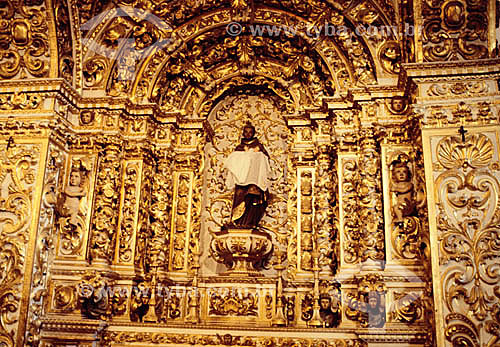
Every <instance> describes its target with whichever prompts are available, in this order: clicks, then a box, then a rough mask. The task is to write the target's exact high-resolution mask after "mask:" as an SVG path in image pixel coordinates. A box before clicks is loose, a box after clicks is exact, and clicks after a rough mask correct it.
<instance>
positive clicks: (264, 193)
mask: <svg viewBox="0 0 500 347" xmlns="http://www.w3.org/2000/svg"><path fill="white" fill-rule="evenodd" d="M225 167H226V168H227V169H228V170H229V173H230V174H229V177H228V185H229V186H230V187H234V197H233V206H232V210H231V223H230V225H229V226H225V227H236V228H256V227H257V225H258V224H259V222H260V220H261V219H262V217H263V216H264V212H265V210H266V207H267V204H268V200H269V190H268V188H269V180H268V177H269V174H270V172H271V169H270V165H269V154H268V153H267V151H266V149H265V148H264V146H263V145H262V144H261V143H260V142H259V140H258V139H257V138H256V137H255V128H254V126H253V125H252V124H251V123H250V122H248V123H246V124H245V126H244V128H243V137H242V139H241V143H240V144H239V145H238V146H236V148H235V150H234V152H233V153H231V154H230V155H229V157H228V158H227V160H226V162H225Z"/></svg>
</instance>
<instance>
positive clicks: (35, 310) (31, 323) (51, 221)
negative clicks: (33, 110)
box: [25, 144, 66, 346]
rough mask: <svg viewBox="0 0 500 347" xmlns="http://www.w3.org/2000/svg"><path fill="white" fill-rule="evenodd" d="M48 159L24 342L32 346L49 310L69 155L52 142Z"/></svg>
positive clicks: (38, 336) (38, 335)
mask: <svg viewBox="0 0 500 347" xmlns="http://www.w3.org/2000/svg"><path fill="white" fill-rule="evenodd" d="M47 158H48V159H47V166H46V170H45V178H44V183H43V184H44V187H43V193H42V200H41V209H40V218H39V222H38V236H37V241H36V248H35V258H34V262H33V276H32V279H31V281H32V282H31V293H30V299H29V300H30V301H29V311H28V317H27V322H28V324H27V327H26V336H25V343H26V345H29V346H34V345H36V343H37V341H39V339H40V326H39V325H38V324H36V321H38V320H40V319H41V318H42V317H43V315H44V314H45V313H46V305H47V294H48V289H49V288H48V287H49V273H50V270H51V269H50V264H51V263H52V261H53V259H54V256H55V244H56V234H55V233H54V231H53V229H54V225H55V221H56V211H55V206H56V204H57V192H58V191H60V185H61V182H60V177H61V175H62V171H63V170H62V168H63V167H64V162H65V160H66V155H65V153H63V152H61V151H60V148H58V147H57V146H55V145H54V144H50V145H49V152H48V157H47Z"/></svg>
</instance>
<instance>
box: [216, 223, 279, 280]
mask: <svg viewBox="0 0 500 347" xmlns="http://www.w3.org/2000/svg"><path fill="white" fill-rule="evenodd" d="M272 249H273V243H272V239H271V236H270V235H269V234H268V233H266V232H263V231H260V230H257V229H237V228H223V229H222V230H221V231H219V232H217V233H214V235H213V239H212V242H211V243H210V250H211V252H212V255H213V256H214V258H215V259H216V260H217V261H218V262H221V263H224V264H225V265H226V266H227V267H228V268H229V271H228V272H227V273H226V275H231V276H239V275H253V276H260V275H261V274H260V273H259V271H258V270H259V264H260V263H261V262H262V260H264V259H266V257H267V256H269V255H270V254H271V251H272Z"/></svg>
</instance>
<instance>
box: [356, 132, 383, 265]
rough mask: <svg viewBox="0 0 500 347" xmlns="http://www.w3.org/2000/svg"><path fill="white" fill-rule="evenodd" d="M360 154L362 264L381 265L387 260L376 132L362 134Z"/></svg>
mask: <svg viewBox="0 0 500 347" xmlns="http://www.w3.org/2000/svg"><path fill="white" fill-rule="evenodd" d="M363 135H364V138H363V139H362V140H361V145H360V153H359V179H360V181H359V182H358V191H357V193H358V198H359V202H360V207H359V211H358V213H359V218H360V221H362V225H360V233H361V238H360V246H359V247H360V248H359V250H358V251H359V257H360V259H361V261H362V262H366V261H375V262H381V261H383V260H384V259H385V247H384V230H383V220H384V216H383V211H382V187H381V172H380V148H378V146H377V141H376V139H375V136H376V134H375V132H374V130H373V129H367V130H366V131H365V133H364V134H363Z"/></svg>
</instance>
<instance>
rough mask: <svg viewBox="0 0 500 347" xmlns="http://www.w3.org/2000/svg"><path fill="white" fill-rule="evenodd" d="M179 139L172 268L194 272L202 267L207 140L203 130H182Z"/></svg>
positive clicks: (175, 159) (175, 173)
mask: <svg viewBox="0 0 500 347" xmlns="http://www.w3.org/2000/svg"><path fill="white" fill-rule="evenodd" d="M176 138H177V144H176V147H175V151H176V154H175V157H174V163H175V164H174V167H173V182H174V195H173V197H174V205H173V206H174V208H173V211H172V221H171V223H172V224H171V231H170V240H169V241H170V245H169V250H170V254H169V259H170V263H169V269H170V271H182V272H187V273H190V274H194V273H196V271H197V269H198V268H199V255H200V251H201V250H200V246H199V242H200V215H201V203H202V196H203V194H202V189H203V184H202V181H203V174H204V160H205V159H204V156H203V154H202V153H203V148H204V143H205V139H204V137H203V136H202V133H201V131H200V130H191V129H190V130H187V129H186V130H184V131H179V132H178V133H177V137H176ZM207 245H208V244H207ZM206 249H208V246H207V248H206Z"/></svg>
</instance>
